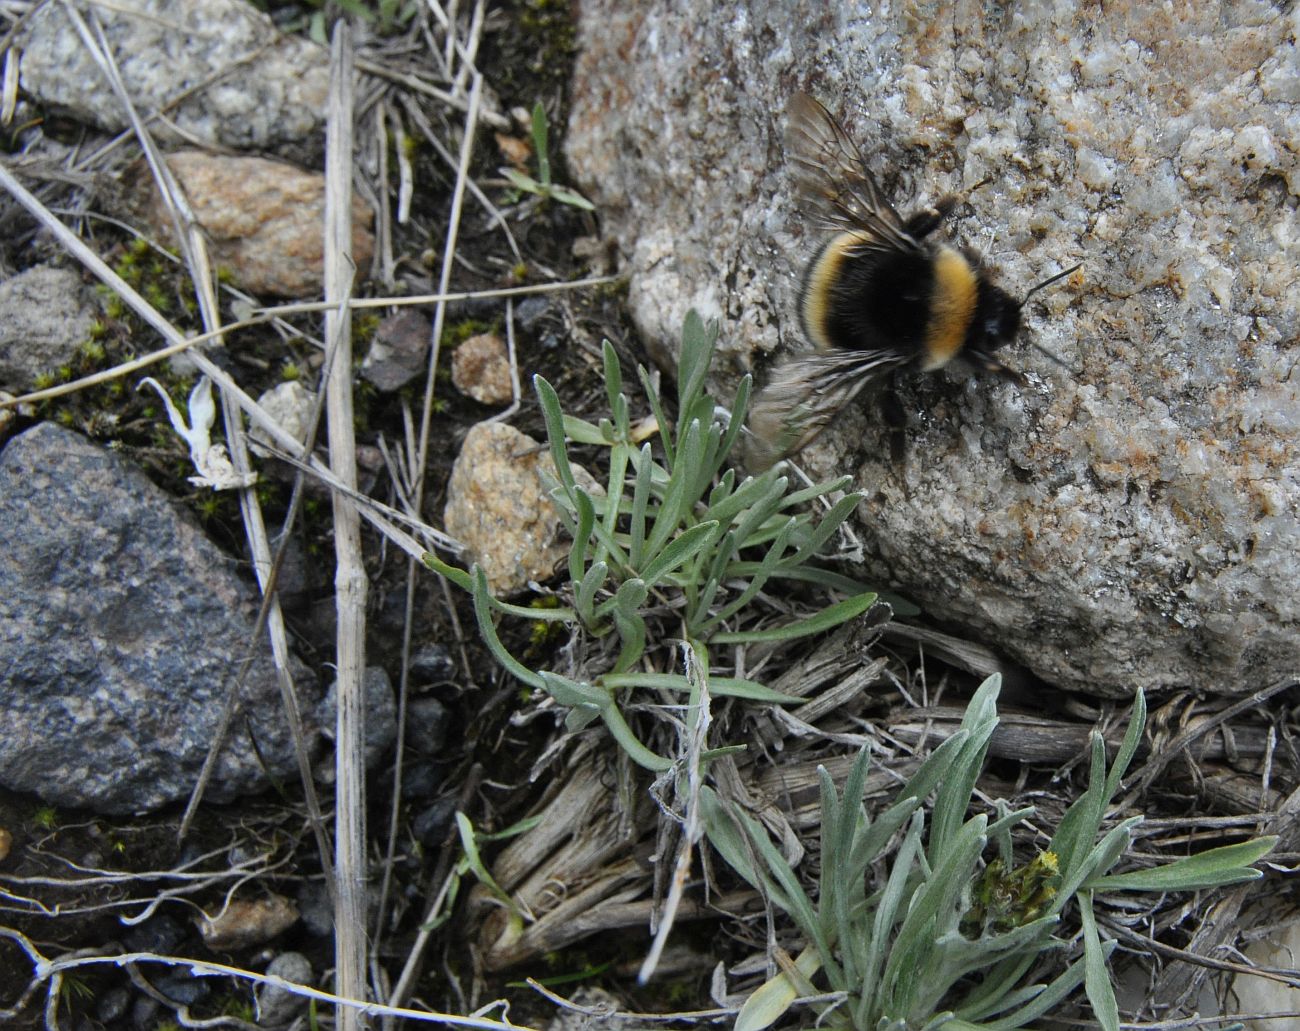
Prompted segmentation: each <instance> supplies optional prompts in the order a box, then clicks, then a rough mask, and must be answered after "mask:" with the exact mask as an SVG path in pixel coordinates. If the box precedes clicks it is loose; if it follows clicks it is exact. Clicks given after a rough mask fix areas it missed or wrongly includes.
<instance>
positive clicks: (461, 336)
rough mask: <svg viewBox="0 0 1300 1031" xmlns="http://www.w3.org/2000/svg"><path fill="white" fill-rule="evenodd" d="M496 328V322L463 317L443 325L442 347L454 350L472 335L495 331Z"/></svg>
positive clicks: (445, 349) (446, 349)
mask: <svg viewBox="0 0 1300 1031" xmlns="http://www.w3.org/2000/svg"><path fill="white" fill-rule="evenodd" d="M496 329H497V326H496V324H495V323H492V322H484V321H483V320H482V319H461V320H460V321H459V322H453V323H452V324H451V325H449V326H444V327H443V330H442V349H443V350H444V351H454V350H455V349H456V348H458V347H459V346H460V345H461V344H463V343H464V342H465V341H466V340H468V339H469V338H470V337H473V336H478V335H479V334H480V333H493V332H496Z"/></svg>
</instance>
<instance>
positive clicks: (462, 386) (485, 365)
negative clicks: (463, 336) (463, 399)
mask: <svg viewBox="0 0 1300 1031" xmlns="http://www.w3.org/2000/svg"><path fill="white" fill-rule="evenodd" d="M451 381H452V383H453V384H455V386H456V389H457V390H459V391H460V392H461V393H462V394H464V395H466V396H467V397H472V398H473V399H474V400H475V401H477V402H478V403H479V404H484V405H503V404H507V403H509V401H510V400H511V398H513V397H514V387H513V385H512V383H511V380H510V356H509V354H508V353H507V352H506V342H505V341H504V340H502V339H501V338H500V337H499V336H497V335H496V334H495V333H479V334H478V335H477V336H472V337H470V338H469V339H468V340H466V341H465V342H464V343H463V344H461V345H460V346H459V347H458V348H456V350H455V351H453V352H452V354H451Z"/></svg>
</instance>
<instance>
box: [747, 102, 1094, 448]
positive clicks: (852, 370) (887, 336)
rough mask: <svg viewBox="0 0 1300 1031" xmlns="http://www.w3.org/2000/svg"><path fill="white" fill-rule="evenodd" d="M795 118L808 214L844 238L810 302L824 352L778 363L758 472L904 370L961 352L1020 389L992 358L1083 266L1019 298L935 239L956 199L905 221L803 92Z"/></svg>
mask: <svg viewBox="0 0 1300 1031" xmlns="http://www.w3.org/2000/svg"><path fill="white" fill-rule="evenodd" d="M787 114H788V126H787V129H786V159H787V161H788V163H789V165H790V170H791V176H792V178H793V180H794V184H795V187H796V193H797V195H798V197H799V200H800V204H801V207H802V209H803V210H804V213H805V214H806V215H807V216H808V217H809V218H810V219H811V220H812V222H813V223H814V224H815V225H816V226H818V227H819V228H822V229H825V230H829V231H831V232H832V234H833V235H831V236H830V237H829V239H828V240H827V241H826V242H825V243H824V244H823V245H822V247H821V250H820V251H818V253H817V255H816V257H815V258H813V260H812V262H811V263H810V264H809V265H808V268H807V271H806V272H805V273H804V278H803V286H802V289H801V290H800V293H799V318H800V322H801V323H802V326H803V331H804V335H805V336H806V337H807V338H808V340H809V342H810V343H811V344H812V345H813V347H814V348H815V350H814V351H813V353H811V354H806V355H800V356H798V357H794V358H791V359H789V360H787V361H786V362H785V363H784V364H782V365H780V366H778V367H777V369H776V371H775V372H774V373H773V375H772V378H771V381H770V382H769V383H768V385H767V386H766V387H765V388H764V389H763V390H762V391H760V392H759V394H758V395H757V397H755V399H754V403H753V405H752V406H751V408H750V412H749V437H748V440H747V446H746V464H747V465H748V466H749V467H750V469H751V470H753V471H755V472H757V471H760V470H762V469H766V468H768V467H769V466H771V465H772V464H773V463H775V462H777V461H779V460H780V459H782V458H785V457H787V456H789V455H792V454H794V453H795V452H797V451H799V450H801V449H802V448H804V447H805V446H807V445H808V444H809V443H811V442H812V441H813V439H814V438H816V436H817V435H818V434H819V433H821V432H822V430H824V429H825V428H826V426H827V425H828V424H829V423H830V421H831V419H833V418H834V417H835V414H836V413H837V412H838V411H839V410H840V409H841V408H843V407H844V405H846V404H847V403H848V402H849V401H851V400H852V399H853V398H854V397H856V396H857V395H858V394H859V393H860V392H861V391H862V389H863V388H864V387H866V386H867V385H868V384H869V383H872V382H875V381H878V380H880V379H883V378H887V377H890V376H891V375H892V374H893V373H894V372H896V371H899V370H902V369H905V368H909V367H910V368H918V369H921V370H925V371H928V370H933V369H939V368H942V367H943V366H944V365H947V364H948V362H950V361H951V360H952V359H953V358H955V357H957V356H958V355H961V356H962V357H964V358H966V359H968V360H970V361H971V362H973V363H974V364H975V365H976V366H978V367H982V368H983V369H985V370H987V371H990V372H995V373H998V374H1000V375H1003V376H1005V377H1007V378H1009V379H1012V380H1016V381H1020V376H1019V375H1018V374H1017V373H1016V372H1014V371H1013V370H1011V369H1009V368H1007V366H1005V365H1003V364H1002V363H1001V362H1000V361H998V359H997V358H996V357H994V353H993V352H995V351H996V350H997V349H998V348H1000V347H1003V346H1004V345H1006V344H1008V343H1010V342H1011V341H1012V340H1014V339H1015V337H1016V335H1017V333H1019V331H1020V312H1021V309H1022V308H1023V307H1024V304H1025V302H1026V301H1027V300H1028V299H1029V297H1030V296H1031V295H1033V294H1034V293H1035V292H1036V291H1038V290H1041V289H1042V288H1043V287H1045V286H1047V285H1048V284H1050V283H1054V282H1056V280H1058V279H1061V278H1063V277H1064V276H1068V275H1069V274H1070V273H1071V272H1073V271H1074V270H1075V269H1077V268H1079V266H1078V265H1075V266H1073V267H1072V268H1069V269H1066V270H1065V271H1064V272H1060V273H1057V274H1056V275H1054V276H1052V277H1050V278H1048V279H1046V280H1044V281H1043V282H1041V283H1039V284H1038V285H1037V286H1035V287H1034V288H1033V289H1031V290H1030V291H1029V292H1028V293H1026V294H1025V296H1024V297H1022V298H1021V299H1020V300H1016V299H1015V298H1014V297H1012V296H1011V295H1010V294H1008V293H1007V292H1006V291H1005V290H1002V289H1001V288H999V287H997V286H995V285H994V284H993V282H992V281H991V280H990V278H989V275H988V273H987V272H986V271H985V270H984V269H983V268H982V267H981V265H980V263H979V261H978V259H976V258H975V257H974V256H973V255H972V254H970V253H968V252H965V251H962V250H958V249H957V248H955V247H951V246H949V245H948V244H946V243H936V242H933V241H931V240H929V239H927V238H928V237H929V236H930V234H931V233H932V232H934V230H935V229H936V228H938V226H939V225H940V223H942V222H943V220H944V218H945V217H946V216H947V215H948V214H949V212H950V211H951V210H952V208H953V207H954V205H955V204H956V203H957V198H955V197H944V198H942V199H940V200H939V201H937V202H936V203H935V204H934V205H932V206H930V207H927V208H924V209H922V210H921V211H918V212H917V213H916V214H914V215H912V216H911V217H910V218H907V219H904V218H902V217H901V216H900V215H899V214H898V212H897V211H895V210H894V208H893V206H892V205H891V204H890V203H889V201H888V200H887V199H886V197H885V195H884V193H882V192H881V189H880V186H879V184H877V182H876V180H875V177H874V176H873V175H872V174H871V171H870V169H869V168H868V167H867V161H866V157H865V156H864V155H863V153H862V151H860V150H859V149H858V148H857V147H856V146H855V145H854V143H853V142H852V141H851V140H850V139H849V137H848V134H847V133H845V131H844V129H843V128H842V127H841V126H840V124H839V123H838V122H836V121H835V119H834V118H833V117H832V116H831V114H830V113H829V112H828V111H827V110H826V108H824V107H823V106H822V105H821V104H819V103H818V102H817V101H816V100H814V99H813V98H812V97H810V96H808V95H807V94H806V93H796V94H795V95H794V97H793V98H792V99H791V101H790V104H789V107H788V108H787ZM1040 350H1041V348H1040ZM1044 353H1045V354H1047V355H1048V357H1050V358H1052V359H1053V360H1054V361H1059V359H1057V358H1056V357H1055V356H1054V355H1052V354H1051V353H1050V352H1046V351H1044Z"/></svg>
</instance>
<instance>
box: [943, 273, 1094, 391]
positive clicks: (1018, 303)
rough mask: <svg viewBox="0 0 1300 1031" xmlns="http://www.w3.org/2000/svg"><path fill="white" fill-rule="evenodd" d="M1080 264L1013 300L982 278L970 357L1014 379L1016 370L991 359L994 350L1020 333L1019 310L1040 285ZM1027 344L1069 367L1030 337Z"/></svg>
mask: <svg viewBox="0 0 1300 1031" xmlns="http://www.w3.org/2000/svg"><path fill="white" fill-rule="evenodd" d="M1081 265H1082V262H1080V264H1079V265H1072V266H1071V267H1070V268H1068V269H1066V270H1065V271H1064V272H1058V273H1057V274H1056V275H1054V276H1049V277H1048V278H1047V279H1044V280H1043V281H1042V282H1041V283H1037V284H1035V285H1034V286H1032V287H1030V288H1029V290H1028V291H1027V292H1026V293H1025V296H1024V297H1022V298H1021V299H1020V300H1016V299H1015V298H1014V297H1012V296H1011V295H1010V294H1009V293H1007V292H1006V291H1005V290H1002V289H1000V288H998V287H996V286H994V285H993V284H992V283H989V282H987V281H986V280H984V279H981V280H980V282H979V293H978V300H977V303H976V307H975V322H974V324H973V325H972V326H971V339H970V340H969V342H968V349H969V351H970V353H971V356H972V357H974V358H975V359H976V360H977V361H980V362H981V363H982V364H983V365H984V367H985V368H986V369H988V370H989V371H990V372H997V373H1001V374H1002V375H1004V376H1007V377H1008V378H1010V379H1013V380H1018V379H1020V378H1021V377H1020V375H1019V374H1018V373H1015V372H1013V371H1012V370H1010V369H1008V368H1007V367H1006V366H1005V365H1003V364H1002V363H1001V362H1000V361H998V360H997V359H996V358H994V357H993V352H994V351H996V350H997V349H998V348H999V347H1005V346H1006V345H1007V344H1009V343H1011V341H1013V340H1015V338H1016V336H1017V335H1018V334H1019V333H1020V313H1021V312H1022V311H1023V310H1024V307H1025V303H1026V302H1027V301H1028V300H1029V298H1030V297H1032V296H1033V295H1034V294H1036V293H1037V292H1038V291H1039V290H1041V289H1042V288H1043V287H1045V286H1050V285H1051V284H1052V283H1055V282H1056V281H1057V280H1058V279H1064V278H1065V277H1066V276H1068V275H1069V274H1070V273H1071V272H1073V271H1074V270H1075V269H1077V268H1079V267H1080V266H1081ZM1029 343H1030V345H1031V346H1032V347H1033V348H1034V350H1036V351H1038V352H1040V353H1041V354H1044V355H1046V356H1047V357H1048V358H1050V359H1051V360H1052V361H1054V362H1056V364H1057V365H1060V366H1062V367H1063V368H1066V369H1069V368H1070V367H1069V366H1068V365H1066V363H1065V362H1063V361H1061V359H1060V358H1058V357H1057V356H1056V355H1054V354H1052V352H1051V351H1049V350H1047V349H1046V348H1045V347H1043V346H1042V345H1040V344H1038V343H1036V342H1034V341H1033V340H1030V341H1029ZM1071 371H1073V370H1071Z"/></svg>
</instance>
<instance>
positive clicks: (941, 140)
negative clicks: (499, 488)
mask: <svg viewBox="0 0 1300 1031" xmlns="http://www.w3.org/2000/svg"><path fill="white" fill-rule="evenodd" d="M580 11H581V13H580V22H579V39H580V44H581V53H580V57H579V63H578V70H577V75H576V78H575V83H574V90H573V108H572V116H571V120H570V127H569V128H570V132H569V138H568V158H569V164H570V168H571V170H572V172H573V174H574V175H575V176H576V177H577V178H578V179H579V180H580V181H581V185H582V188H583V190H584V192H586V194H587V196H589V197H592V198H593V199H594V200H595V201H596V202H597V203H598V204H599V206H600V210H601V212H602V214H603V215H604V216H605V217H606V219H607V224H608V225H609V226H611V227H612V228H613V230H614V232H615V233H617V234H618V236H619V238H620V241H621V244H622V246H623V249H624V253H625V256H626V259H627V262H628V264H629V266H630V271H631V274H632V288H631V302H632V307H633V310H634V313H635V317H636V318H637V321H638V323H639V324H640V326H641V328H642V330H643V331H644V333H645V334H646V336H647V338H648V340H649V342H650V345H651V347H652V348H657V349H658V351H659V356H660V357H661V358H667V356H668V354H669V351H670V350H671V348H672V347H673V343H674V342H675V341H676V340H677V339H678V336H679V331H680V325H681V322H682V318H683V316H684V314H685V312H686V310H687V309H688V308H689V307H692V306H693V307H695V308H697V309H699V310H700V311H701V312H702V314H704V315H705V317H717V318H721V319H722V321H723V330H722V344H721V348H722V363H721V368H720V369H719V370H718V371H717V373H716V375H717V376H718V377H719V379H721V380H722V381H723V383H724V385H725V384H726V383H729V382H734V381H735V379H736V378H738V376H739V375H740V373H741V372H742V371H744V370H745V369H747V368H750V367H752V368H754V369H755V370H756V372H757V373H758V374H759V381H760V383H761V382H762V380H763V376H764V373H765V371H766V370H767V369H768V368H769V367H770V364H771V361H772V360H773V359H774V358H775V357H776V356H777V355H781V354H785V353H790V352H795V351H798V350H800V349H802V348H805V347H806V346H807V345H806V343H805V342H804V341H803V340H802V339H801V334H800V332H799V329H798V324H797V320H796V319H795V318H794V316H793V310H794V299H795V295H796V293H797V290H798V284H799V276H800V272H801V269H802V267H803V264H804V263H805V262H806V261H807V259H808V257H809V255H810V253H811V252H812V250H813V249H814V248H815V246H816V244H817V242H818V241H819V240H820V239H822V237H821V235H820V234H819V233H818V232H817V231H816V230H815V229H813V228H811V227H810V226H808V225H807V224H806V223H805V222H804V221H802V220H801V219H800V218H799V217H798V215H797V213H796V212H795V211H794V208H793V204H792V198H791V190H790V182H789V178H788V176H787V175H786V174H785V171H784V169H783V160H784V159H783V145H782V132H783V128H784V124H783V123H784V116H783V111H784V108H785V105H786V103H787V101H788V99H789V97H790V95H791V94H792V93H793V92H795V91H796V90H806V91H808V92H811V93H812V94H814V95H815V96H817V97H818V98H819V99H820V100H821V101H823V103H825V104H826V105H827V106H828V108H829V109H830V110H831V111H832V112H834V113H835V114H836V115H838V116H840V117H841V118H842V119H843V121H844V122H845V123H846V125H847V127H848V129H849V131H850V132H851V133H852V134H853V135H854V137H855V138H856V139H857V140H858V141H859V142H860V143H861V144H862V146H863V147H864V149H866V150H867V151H868V153H870V154H872V155H873V160H874V161H875V162H876V164H875V169H876V172H877V173H878V174H879V175H880V176H881V178H882V181H883V182H884V184H885V186H886V188H887V189H888V190H889V192H890V195H891V196H892V197H893V198H894V199H895V200H896V203H897V206H898V207H900V208H901V209H909V208H913V207H916V206H919V205H921V204H924V203H927V202H929V201H932V200H933V199H935V198H936V197H938V196H940V195H942V194H944V193H957V194H962V195H964V196H965V202H964V203H962V204H959V205H958V207H957V208H956V210H955V212H954V215H953V217H952V218H951V219H950V220H949V224H948V225H947V226H946V227H944V228H943V229H941V230H939V233H940V234H944V235H946V236H947V237H948V238H951V239H955V240H956V241H958V242H959V243H961V244H964V245H969V246H972V247H974V248H976V249H978V250H979V251H981V252H983V254H984V256H985V258H986V260H987V262H988V264H989V265H990V267H992V268H993V269H995V270H996V271H997V281H998V282H999V283H1000V284H1001V285H1003V286H1004V287H1005V288H1006V289H1007V290H1009V291H1010V292H1012V293H1013V294H1016V295H1019V294H1021V293H1022V292H1023V291H1024V290H1025V289H1026V288H1027V287H1028V286H1029V285H1031V284H1033V283H1034V282H1036V281H1037V280H1039V279H1040V278H1042V277H1044V276H1046V275H1048V274H1050V273H1052V272H1054V271H1056V270H1058V269H1060V268H1062V267H1064V266H1066V265H1067V264H1072V263H1074V262H1076V261H1081V260H1082V261H1084V262H1085V263H1086V264H1085V267H1084V269H1083V270H1082V272H1081V273H1079V274H1076V276H1075V277H1072V278H1071V281H1070V283H1069V285H1067V284H1060V285H1058V286H1056V287H1054V288H1052V289H1051V290H1048V291H1045V292H1044V293H1042V294H1039V295H1037V296H1036V297H1035V298H1034V299H1033V301H1032V302H1031V303H1030V304H1029V305H1028V307H1027V310H1026V321H1027V324H1028V333H1033V334H1034V335H1035V336H1036V338H1037V339H1038V340H1039V342H1041V343H1042V344H1043V345H1045V346H1046V347H1048V348H1050V349H1052V350H1053V351H1055V352H1057V353H1059V354H1060V355H1061V356H1062V357H1063V358H1064V359H1065V360H1066V361H1068V363H1069V364H1070V365H1071V366H1073V367H1074V369H1075V370H1077V371H1075V372H1074V373H1070V372H1066V371H1065V370H1062V369H1060V368H1059V367H1057V366H1055V365H1053V364H1051V363H1050V362H1049V361H1047V360H1046V359H1045V358H1043V357H1042V356H1041V355H1039V354H1037V353H1036V352H1034V351H1033V350H1031V349H1030V348H1029V347H1027V346H1024V345H1020V346H1013V347H1011V348H1008V349H1007V350H1006V351H1005V352H1003V355H1002V356H1003V358H1004V359H1005V361H1006V362H1007V363H1008V364H1011V365H1013V366H1014V367H1015V368H1017V369H1019V370H1021V371H1023V372H1024V373H1025V374H1026V376H1027V378H1028V383H1027V384H1026V385H1025V386H1024V387H1017V386H1015V385H1013V384H1010V383H1005V382H995V381H990V380H988V379H987V378H974V377H966V378H964V377H963V375H962V370H960V369H952V370H951V371H945V372H943V373H940V374H937V375H926V374H920V373H918V374H916V375H914V376H911V377H905V378H904V380H903V382H902V385H901V388H900V394H901V400H902V402H903V406H904V408H905V410H906V411H907V412H908V414H909V419H910V426H909V429H908V432H907V459H906V461H905V462H903V463H896V462H893V461H892V460H891V459H890V457H889V455H890V447H889V440H888V432H887V430H886V429H885V427H884V425H883V424H882V420H881V418H880V415H879V413H878V412H877V410H876V408H875V406H874V405H873V404H872V403H871V401H870V400H869V399H862V400H859V401H857V402H855V403H854V404H853V405H851V406H850V407H849V409H848V410H846V412H845V415H844V417H843V418H841V419H839V420H837V422H836V425H835V427H834V428H833V429H832V430H831V431H830V432H828V433H827V434H826V435H825V436H824V437H823V438H822V440H821V441H819V442H818V443H817V444H815V445H814V446H813V447H812V448H810V449H809V450H808V451H806V452H805V453H804V454H803V455H802V456H801V461H803V462H804V463H805V464H806V465H807V466H809V467H810V469H811V471H812V472H813V473H814V474H815V475H816V476H821V475H826V474H828V473H833V472H839V473H842V472H845V471H850V472H854V473H856V479H857V481H858V485H859V487H860V488H862V489H865V490H866V491H867V493H868V497H869V500H868V501H867V502H865V503H864V504H863V505H862V507H861V509H860V510H859V516H860V519H861V521H862V523H863V524H864V525H865V527H866V528H867V529H868V531H869V532H870V540H871V542H872V549H871V550H872V553H871V554H870V556H869V559H868V565H869V569H868V572H869V573H870V575H871V576H873V577H874V578H875V580H876V582H877V583H879V584H880V586H882V587H883V586H892V587H895V588H896V589H899V590H901V591H903V592H905V593H907V594H909V595H910V596H911V597H912V598H913V599H915V600H916V601H918V602H919V603H921V604H922V605H923V606H925V608H926V609H927V610H929V611H930V612H931V613H932V614H934V615H935V616H938V617H941V618H943V619H946V620H952V621H956V622H957V623H959V624H961V625H964V626H965V627H967V628H968V630H969V631H971V632H973V633H978V634H980V635H981V636H985V637H987V639H989V640H990V641H991V642H993V643H996V644H998V645H1000V646H1001V647H1002V648H1003V649H1005V650H1006V651H1007V652H1009V653H1011V654H1012V655H1013V656H1014V657H1015V658H1017V659H1019V660H1020V661H1022V662H1024V663H1026V664H1027V665H1029V666H1030V667H1031V668H1033V669H1034V670H1035V671H1036V672H1038V673H1039V674H1041V675H1042V676H1043V677H1044V678H1046V679H1048V680H1049V681H1052V682H1055V683H1057V684H1061V685H1065V686H1069V687H1072V688H1078V689H1081V690H1086V691H1090V692H1098V693H1107V694H1114V695H1124V694H1127V693H1130V692H1131V691H1132V690H1133V689H1134V688H1136V687H1138V686H1139V685H1140V686H1144V687H1147V688H1153V687H1176V686H1178V687H1195V688H1199V689H1206V690H1212V691H1220V692H1229V693H1237V692H1244V691H1251V690H1254V689H1256V688H1257V687H1258V686H1259V684H1260V683H1261V682H1262V681H1265V680H1267V679H1269V678H1270V677H1274V676H1279V675H1282V674H1283V673H1286V672H1294V669H1295V668H1296V663H1297V658H1300V605H1298V604H1297V601H1296V591H1295V586H1294V585H1295V583H1296V582H1297V577H1298V575H1300V523H1298V522H1297V515H1296V513H1297V508H1298V506H1300V446H1297V445H1298V444H1300V440H1298V439H1297V438H1298V436H1300V375H1297V374H1296V373H1295V368H1296V365H1297V362H1298V361H1300V223H1298V222H1297V218H1296V208H1297V197H1300V65H1298V64H1297V62H1296V50H1295V40H1296V35H1297V31H1296V30H1297V25H1298V23H1300V10H1297V9H1288V8H1285V7H1279V6H1277V5H1272V4H1265V3H1243V4H1237V5H1232V6H1230V7H1227V8H1224V7H1205V8H1194V7H1189V6H1187V5H1181V6H1172V7H1171V6H1164V7H1161V6H1159V5H1151V4H1146V3H1119V4H1116V5H1107V8H1106V12H1105V16H1104V17H1098V16H1096V12H1095V11H1094V10H1092V9H1085V8H1082V7H1073V6H1070V5H1065V6H1060V5H1058V6H1052V5H1012V6H1010V7H1005V8H992V7H981V6H980V5H970V4H968V5H963V6H962V7H961V8H960V10H959V13H958V14H954V12H953V10H952V8H951V7H950V6H949V5H940V4H931V3H919V2H910V3H901V4H891V5H887V6H880V5H872V7H870V8H867V7H863V6H851V7H844V8H839V7H828V6H826V5H824V4H820V3H816V2H813V0H802V2H797V3H794V4H788V3H774V2H770V0H749V2H737V0H728V2H723V3H718V4H708V5H696V6H695V8H694V9H692V8H690V7H688V6H683V5H679V4H675V3H668V2H666V0H658V2H652V3H645V4H636V5H630V6H629V5H626V4H619V3H614V2H612V0H593V2H590V3H584V4H582V5H581V8H580ZM1080 284H1082V285H1080ZM1028 333H1026V335H1028Z"/></svg>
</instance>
